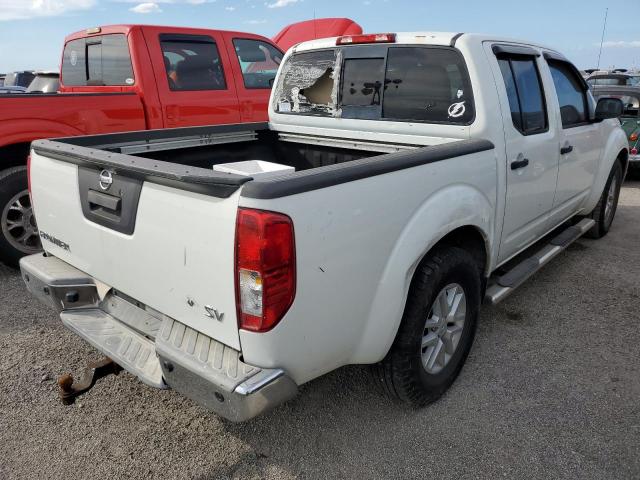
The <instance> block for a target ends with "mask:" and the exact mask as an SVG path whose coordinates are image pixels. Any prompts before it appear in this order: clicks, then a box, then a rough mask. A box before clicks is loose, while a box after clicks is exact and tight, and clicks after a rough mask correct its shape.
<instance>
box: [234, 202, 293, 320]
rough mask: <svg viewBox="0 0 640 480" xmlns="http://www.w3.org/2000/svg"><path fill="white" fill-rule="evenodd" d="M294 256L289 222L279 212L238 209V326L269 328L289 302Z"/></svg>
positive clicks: (290, 302)
mask: <svg viewBox="0 0 640 480" xmlns="http://www.w3.org/2000/svg"><path fill="white" fill-rule="evenodd" d="M295 289H296V258H295V243H294V234H293V222H292V221H291V219H290V218H289V217H288V216H286V215H283V214H281V213H274V212H266V211H263V210H252V209H248V208H240V209H238V217H237V220H236V306H237V309H238V323H239V326H240V328H243V329H245V330H251V331H254V332H266V331H267V330H270V329H272V328H273V327H274V326H275V325H276V324H277V323H278V322H279V321H280V320H281V319H282V317H283V316H284V314H285V313H287V310H289V307H290V306H291V304H292V303H293V299H294V297H295Z"/></svg>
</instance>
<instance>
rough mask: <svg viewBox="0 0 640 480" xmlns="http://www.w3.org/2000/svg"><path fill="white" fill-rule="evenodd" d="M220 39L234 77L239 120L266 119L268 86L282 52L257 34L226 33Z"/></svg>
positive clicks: (260, 120) (255, 120) (269, 89)
mask: <svg viewBox="0 0 640 480" xmlns="http://www.w3.org/2000/svg"><path fill="white" fill-rule="evenodd" d="M224 40H225V43H226V45H227V49H228V52H229V57H230V59H231V68H232V69H233V75H234V77H235V78H236V88H237V92H238V101H239V104H240V118H241V121H243V122H266V121H268V120H269V112H268V107H269V96H270V95H271V87H272V85H273V81H274V79H275V77H276V73H277V72H278V67H279V66H280V62H281V61H282V57H283V56H284V54H283V53H282V52H281V51H280V50H279V49H278V48H276V47H275V46H274V45H272V44H271V43H269V42H267V41H265V40H264V39H262V38H259V37H255V38H253V37H251V36H249V35H244V34H243V35H242V36H239V34H237V33H233V32H229V33H225V34H224Z"/></svg>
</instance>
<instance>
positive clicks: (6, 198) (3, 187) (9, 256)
mask: <svg viewBox="0 0 640 480" xmlns="http://www.w3.org/2000/svg"><path fill="white" fill-rule="evenodd" d="M26 191H27V168H26V167H24V166H21V167H12V168H8V169H6V170H2V171H0V261H1V262H3V263H5V264H6V265H10V266H12V267H17V266H18V262H19V261H20V259H21V258H22V257H24V256H25V255H29V254H32V253H37V252H38V251H39V250H40V239H39V238H38V237H37V230H36V235H35V236H34V235H31V236H30V238H29V239H28V241H26V243H25V244H24V245H23V248H18V244H19V242H18V238H17V237H19V236H20V235H21V234H22V233H21V230H20V228H18V229H17V230H15V229H13V230H12V233H13V234H14V235H15V237H16V238H8V237H9V235H11V233H10V232H9V222H13V221H15V220H16V218H17V217H16V216H15V215H18V216H19V218H25V219H27V223H28V225H29V228H32V227H31V225H33V228H34V229H35V219H33V220H32V219H31V215H32V214H31V203H30V201H29V199H28V195H26V196H25V194H26ZM16 196H20V197H22V199H23V203H24V206H25V207H26V210H25V212H26V214H25V215H23V214H22V213H20V212H15V211H10V210H9V206H11V205H12V204H13V203H14V202H15V199H16ZM31 222H33V224H31Z"/></svg>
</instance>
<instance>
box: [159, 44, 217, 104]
mask: <svg viewBox="0 0 640 480" xmlns="http://www.w3.org/2000/svg"><path fill="white" fill-rule="evenodd" d="M160 47H161V48H162V55H163V56H164V65H165V70H166V72H167V81H168V82H169V88H170V89H171V90H174V91H181V90H182V91H185V90H226V88H227V85H226V82H225V79H224V70H223V68H222V61H221V60H220V53H219V52H218V46H217V45H216V42H215V41H214V40H213V38H211V37H209V36H207V35H169V34H162V35H160Z"/></svg>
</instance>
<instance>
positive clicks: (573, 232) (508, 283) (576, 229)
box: [484, 218, 595, 305]
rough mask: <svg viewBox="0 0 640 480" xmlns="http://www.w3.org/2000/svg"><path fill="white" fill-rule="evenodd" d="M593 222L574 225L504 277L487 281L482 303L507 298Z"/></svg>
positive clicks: (494, 302) (495, 301) (584, 221)
mask: <svg viewBox="0 0 640 480" xmlns="http://www.w3.org/2000/svg"><path fill="white" fill-rule="evenodd" d="M593 225H595V221H593V220H592V219H590V218H585V219H583V220H581V221H580V222H578V223H577V224H576V225H574V226H572V227H569V228H567V229H566V230H564V231H563V232H562V233H560V234H559V235H558V236H556V237H554V238H553V239H552V240H551V241H550V242H549V244H548V245H546V246H545V247H544V248H542V249H541V250H540V251H538V252H537V253H536V254H534V255H532V256H531V257H529V258H527V259H525V260H523V261H522V262H520V263H519V264H518V265H516V266H515V267H514V268H512V269H511V270H509V271H508V272H507V273H505V274H504V275H501V276H499V277H494V278H492V279H490V280H489V285H488V286H487V291H486V293H485V296H484V303H485V304H488V305H496V304H497V303H499V302H501V301H502V300H504V299H505V298H507V297H508V296H509V294H511V293H512V292H513V291H514V290H515V289H516V288H518V287H519V286H520V285H522V284H523V283H524V282H525V281H526V280H527V279H528V278H529V277H530V276H531V275H533V274H534V273H536V272H537V271H538V270H540V269H541V268H542V267H544V266H545V265H546V264H547V263H549V261H550V260H551V259H552V258H554V257H555V256H556V255H558V254H559V253H560V252H562V251H563V250H565V249H566V248H567V247H568V246H569V245H571V244H572V243H573V242H575V241H576V240H577V239H578V238H580V237H581V236H582V235H584V234H585V233H586V232H587V231H589V229H590V228H591V227H593Z"/></svg>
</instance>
